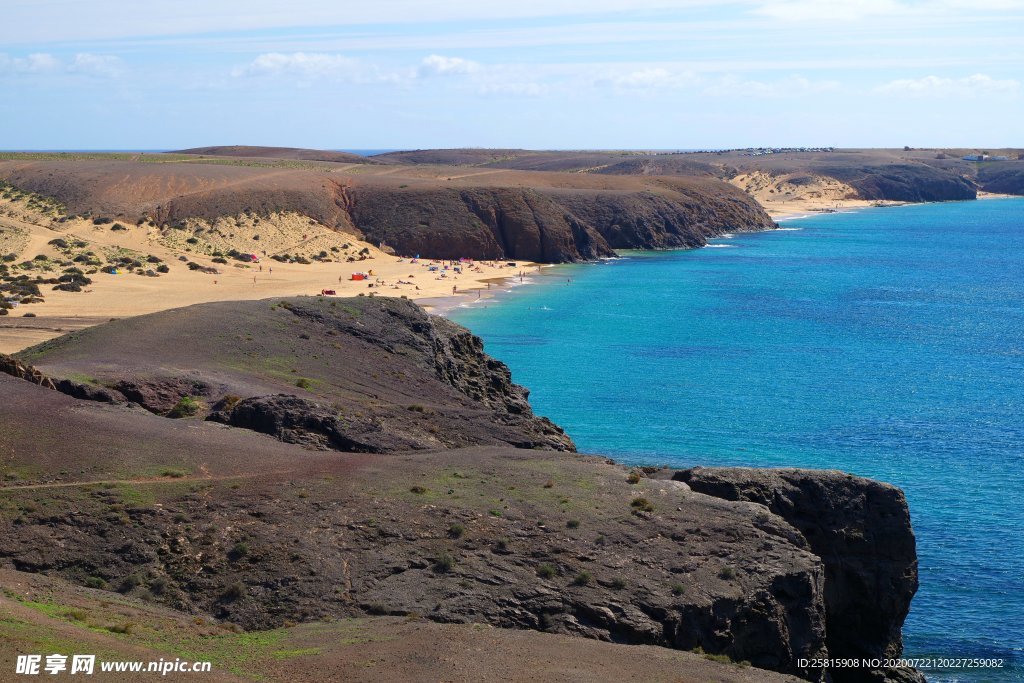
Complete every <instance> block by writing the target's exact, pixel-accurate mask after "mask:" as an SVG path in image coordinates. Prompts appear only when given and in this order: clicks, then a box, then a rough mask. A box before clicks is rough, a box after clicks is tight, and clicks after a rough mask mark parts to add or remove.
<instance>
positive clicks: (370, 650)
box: [0, 570, 799, 683]
mask: <svg viewBox="0 0 1024 683" xmlns="http://www.w3.org/2000/svg"><path fill="white" fill-rule="evenodd" d="M0 585H2V586H3V592H0V614H2V615H3V619H2V620H0V670H3V671H13V670H14V666H15V659H16V655H17V654H20V653H37V654H38V653H42V652H43V651H45V652H47V653H51V652H61V653H68V654H72V653H93V654H96V655H97V657H98V663H97V666H96V668H95V673H94V674H93V675H91V676H90V677H89V678H90V680H97V681H101V682H103V681H117V682H121V681H145V680H153V676H154V674H153V673H139V674H130V673H107V674H104V673H102V672H101V671H100V664H99V662H103V661H115V662H121V661H127V662H145V663H146V664H148V663H149V662H158V661H160V660H164V661H167V662H174V661H175V660H179V659H181V660H184V661H187V662H188V663H190V664H191V663H193V662H210V663H211V665H212V670H211V671H210V672H209V673H202V674H198V675H199V676H201V677H202V678H203V679H204V680H210V681H218V682H219V681H253V680H257V681H291V682H293V683H320V682H321V681H324V680H344V681H363V682H366V683H378V682H379V683H392V682H393V681H426V680H431V681H439V680H445V681H459V682H465V683H472V682H475V681H496V680H503V681H522V682H524V683H525V682H528V681H542V682H550V683H566V682H578V683H585V682H590V681H593V682H596V681H602V680H629V679H633V678H640V679H642V680H645V681H663V682H664V683H707V682H708V681H715V682H716V683H755V682H759V683H760V682H763V683H774V682H777V683H786V682H788V683H796V681H798V680H799V679H796V678H793V677H790V676H785V675H782V674H774V673H771V672H768V671H765V670H764V669H753V668H751V667H749V666H739V665H736V664H729V663H725V662H721V661H716V659H717V658H713V657H712V656H710V655H704V656H702V655H698V654H695V653H691V652H681V651H679V650H670V649H667V648H659V647H650V646H642V645H640V646H636V645H634V646H627V645H616V644H612V643H605V642H601V641H597V640H582V639H578V638H570V637H568V636H564V635H555V634H547V633H540V632H536V631H512V630H506V629H495V628H492V627H489V626H486V625H484V624H469V625H463V624H439V623H436V622H431V621H427V620H425V619H422V618H416V617H412V618H410V617H360V618H352V619H341V620H335V621H329V622H313V623H309V624H302V625H296V626H287V627H282V628H279V629H274V630H272V631H262V632H246V631H244V630H242V629H241V628H239V627H238V626H237V625H235V624H230V623H218V621H217V620H216V619H214V618H212V617H209V616H194V615H189V614H185V613H183V612H178V611H176V610H171V609H168V608H164V607H160V606H158V605H155V604H153V603H152V602H151V601H146V600H142V599H139V598H134V597H130V596H121V595H117V594H112V593H110V592H109V591H103V590H97V589H91V588H83V587H80V586H75V585H74V584H71V583H69V582H67V581H63V580H61V579H55V578H50V577H47V576H44V575H42V574H27V573H24V572H17V571H12V570H0ZM196 676H197V674H193V673H180V674H175V673H170V674H167V675H164V676H161V678H162V680H170V681H177V680H195V678H196Z"/></svg>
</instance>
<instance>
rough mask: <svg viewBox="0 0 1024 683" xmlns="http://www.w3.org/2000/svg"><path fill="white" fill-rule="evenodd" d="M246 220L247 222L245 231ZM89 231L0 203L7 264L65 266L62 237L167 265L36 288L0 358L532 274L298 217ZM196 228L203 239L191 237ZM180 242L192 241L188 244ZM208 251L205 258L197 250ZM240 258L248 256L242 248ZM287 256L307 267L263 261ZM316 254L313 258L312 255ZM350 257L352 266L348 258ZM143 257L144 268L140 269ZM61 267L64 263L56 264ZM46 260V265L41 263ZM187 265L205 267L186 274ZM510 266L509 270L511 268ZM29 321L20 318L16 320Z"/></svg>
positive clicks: (474, 287) (1, 328)
mask: <svg viewBox="0 0 1024 683" xmlns="http://www.w3.org/2000/svg"><path fill="white" fill-rule="evenodd" d="M253 220H255V224H253ZM122 227H124V229H119V230H113V229H112V228H111V225H109V224H104V225H95V224H94V223H93V222H92V221H88V220H84V219H76V220H68V221H64V222H57V221H54V220H53V219H52V218H49V217H45V216H38V215H32V214H31V213H30V212H26V211H25V210H24V209H23V207H21V206H18V205H16V204H13V203H11V202H3V203H0V254H10V253H15V254H17V261H15V262H16V263H20V262H23V261H26V260H33V259H35V257H36V256H38V255H42V256H46V257H47V258H48V259H49V261H50V262H52V263H53V268H51V269H50V270H48V271H38V270H37V271H33V274H42V275H43V276H45V277H53V276H56V275H59V274H60V272H61V271H62V270H63V267H62V266H59V265H58V263H59V261H60V260H61V259H66V258H67V256H68V251H67V250H64V251H63V252H62V251H61V250H60V249H59V248H58V247H56V246H54V245H52V244H50V242H51V241H52V240H55V239H62V240H64V241H65V242H68V243H72V244H74V243H76V241H77V243H85V245H86V246H85V247H81V250H82V252H83V253H85V252H86V251H88V252H92V253H93V254H97V255H100V254H103V255H105V256H106V257H107V258H108V259H109V258H113V257H117V256H119V255H125V254H127V255H129V256H130V257H132V258H137V259H139V261H140V262H142V263H143V264H144V265H145V266H146V270H148V269H149V267H148V266H149V263H150V262H151V263H155V261H152V260H149V257H154V258H155V259H159V262H160V263H161V264H165V265H166V266H167V271H168V272H166V273H160V274H158V276H156V277H153V276H146V275H139V274H137V272H136V271H135V270H133V269H131V268H128V269H118V273H117V274H110V273H104V272H96V273H92V274H89V275H88V277H89V278H90V279H91V280H92V282H91V284H89V285H87V286H85V287H84V289H83V291H81V292H64V291H53V286H52V285H40V290H41V293H42V295H43V297H44V298H45V301H44V302H40V303H32V304H27V305H22V306H18V307H16V308H14V309H12V310H10V311H9V314H8V315H6V316H2V317H0V353H12V352H15V351H18V350H21V349H23V348H25V347H27V346H30V345H32V344H37V343H39V342H42V341H45V340H46V339H50V338H52V337H55V336H58V335H60V334H64V333H65V332H68V331H71V330H74V329H79V328H81V327H86V326H89V325H93V324H97V323H99V322H103V321H105V320H109V319H110V318H121V317H128V316H134V315H142V314H145V313H153V312H156V311H161V310H166V309H169V308H177V307H180V306H188V305H191V304H196V303H203V302H210V301H244V300H252V299H266V298H272V297H276V296H282V297H284V296H303V295H308V296H339V297H343V296H359V295H366V296H398V297H408V298H409V299H413V300H416V301H422V302H423V303H425V304H427V305H428V306H430V305H431V304H433V306H434V307H438V308H441V309H447V308H451V307H452V306H455V305H458V303H459V302H461V301H471V300H476V299H478V298H479V297H480V296H481V295H482V293H483V292H486V291H488V290H495V289H497V288H499V287H501V286H503V283H505V282H506V281H509V280H512V279H520V278H522V277H524V276H525V274H528V273H530V272H536V269H537V265H536V264H532V263H528V262H523V261H508V262H505V261H502V262H490V261H484V262H481V261H463V262H459V261H440V260H431V259H412V258H402V257H398V256H395V255H392V254H389V253H386V252H385V251H382V250H381V249H380V248H378V247H377V246H374V245H371V244H368V243H365V242H362V241H359V240H358V239H357V238H356V237H355V236H353V235H350V234H346V233H341V232H337V231H334V230H332V229H330V228H327V227H325V226H320V225H315V224H311V223H310V221H309V220H308V219H306V218H305V217H301V216H294V215H291V216H289V215H281V216H275V217H271V218H264V219H263V220H262V221H261V220H260V219H259V218H255V219H252V218H249V219H245V218H244V217H239V219H237V220H235V219H232V227H231V230H232V232H231V233H225V232H223V231H222V234H221V235H217V236H210V235H211V234H213V233H215V230H216V227H215V226H210V225H201V224H198V223H197V224H196V225H192V226H190V227H189V228H188V229H186V230H170V231H168V230H166V229H163V230H162V229H159V228H157V227H156V226H122ZM196 231H199V232H200V233H201V234H204V235H207V239H204V240H199V239H197V238H195V237H186V236H187V235H194V234H196ZM256 234H258V235H259V236H260V239H259V240H258V241H255V242H254V241H253V240H252V237H253V236H254V235H256ZM189 240H195V242H194V243H189ZM239 243H248V244H250V245H256V246H252V247H250V249H251V251H252V252H253V254H254V255H256V256H257V258H258V262H252V263H245V262H241V261H238V260H235V259H225V260H227V261H228V262H227V263H219V262H215V261H214V258H216V257H214V256H213V255H212V252H216V253H220V251H217V250H218V249H219V250H226V249H228V248H230V247H231V245H232V244H236V245H237V244H239ZM204 251H209V252H211V253H204ZM247 251H248V250H247ZM283 253H287V254H289V255H291V256H300V257H301V258H303V259H304V260H306V261H308V263H301V262H289V263H283V262H280V261H278V260H274V259H273V258H271V257H272V256H274V255H275V254H276V255H280V254H283ZM319 254H326V255H327V256H326V257H325V258H324V259H323V260H320V259H318V258H316V255H319ZM348 259H353V260H348ZM147 260H149V262H147ZM65 262H66V260H65ZM43 263H46V262H43ZM188 263H193V264H196V265H197V266H199V267H201V268H204V269H209V272H204V271H203V270H192V269H190V268H189V267H188ZM512 264H514V265H512ZM26 313H29V314H34V315H31V316H30V317H26V316H25V314H26Z"/></svg>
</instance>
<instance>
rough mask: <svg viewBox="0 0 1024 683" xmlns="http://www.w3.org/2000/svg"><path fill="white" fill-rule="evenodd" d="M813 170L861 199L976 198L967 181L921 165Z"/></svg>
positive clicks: (938, 200) (933, 200)
mask: <svg viewBox="0 0 1024 683" xmlns="http://www.w3.org/2000/svg"><path fill="white" fill-rule="evenodd" d="M815 170H816V172H818V173H821V174H823V175H828V176H831V177H833V178H835V179H837V180H839V181H840V182H843V183H846V184H847V185H849V186H850V187H852V188H854V189H855V190H856V191H857V194H858V196H859V197H860V198H861V199H878V200H888V201H899V202H944V201H955V200H964V199H975V198H976V197H977V190H976V189H975V186H974V183H972V182H971V181H970V180H968V179H967V178H964V177H962V176H959V175H957V174H955V173H951V172H949V171H947V170H943V169H937V168H933V167H931V166H926V165H923V164H913V165H911V164H889V165H885V166H861V167H856V166H853V167H850V166H827V165H823V166H820V167H816V169H815Z"/></svg>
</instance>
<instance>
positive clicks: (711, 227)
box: [351, 178, 775, 263]
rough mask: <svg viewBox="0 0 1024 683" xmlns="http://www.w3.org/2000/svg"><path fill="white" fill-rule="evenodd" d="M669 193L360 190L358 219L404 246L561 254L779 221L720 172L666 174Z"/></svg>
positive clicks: (452, 252) (371, 233) (403, 249)
mask: <svg viewBox="0 0 1024 683" xmlns="http://www.w3.org/2000/svg"><path fill="white" fill-rule="evenodd" d="M658 189H659V190H660V194H659V193H655V192H653V191H648V192H635V191H631V192H612V191H586V192H584V191H574V192H570V191H556V190H550V189H546V190H544V191H539V190H532V189H519V188H469V189H462V190H422V191H414V190H388V189H384V188H360V189H356V190H354V191H353V192H352V196H353V202H352V206H351V215H352V220H353V223H354V224H355V225H356V226H357V227H358V228H359V229H360V230H361V231H362V232H363V233H364V234H365V235H366V236H367V239H369V240H370V241H373V242H386V243H387V244H388V245H390V246H392V247H394V248H395V249H396V250H397V251H398V253H401V254H408V255H414V254H423V255H431V256H435V257H443V258H458V257H460V256H466V255H471V256H475V257H476V258H487V259H503V258H513V259H526V260H530V261H537V262H547V263H560V262H567V261H580V260H588V259H596V258H601V257H605V256H614V255H615V252H614V250H615V249H669V248H689V247H699V246H703V245H704V244H707V240H708V238H709V237H714V236H716V235H720V234H722V233H723V232H729V231H750V230H770V229H772V228H774V227H775V223H774V222H773V221H772V220H771V218H769V217H768V215H767V214H766V213H765V212H764V210H763V209H762V208H761V207H760V206H759V205H758V204H757V202H755V201H754V200H753V199H752V198H751V197H749V196H747V195H746V194H744V193H743V192H741V191H739V190H737V189H736V188H733V187H731V186H730V185H727V184H726V183H722V182H718V181H703V183H702V184H700V183H696V181H694V180H693V179H678V178H676V179H664V180H663V182H662V186H661V187H659V188H658Z"/></svg>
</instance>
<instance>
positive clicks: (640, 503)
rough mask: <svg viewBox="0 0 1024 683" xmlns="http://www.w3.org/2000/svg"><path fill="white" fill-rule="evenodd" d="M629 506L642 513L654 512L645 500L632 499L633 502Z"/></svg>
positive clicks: (649, 503) (652, 507)
mask: <svg viewBox="0 0 1024 683" xmlns="http://www.w3.org/2000/svg"><path fill="white" fill-rule="evenodd" d="M629 505H630V507H632V508H635V509H636V510H640V511H642V512H654V506H653V505H652V504H651V501H649V500H647V499H646V498H634V499H633V502H632V503H630V504H629Z"/></svg>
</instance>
